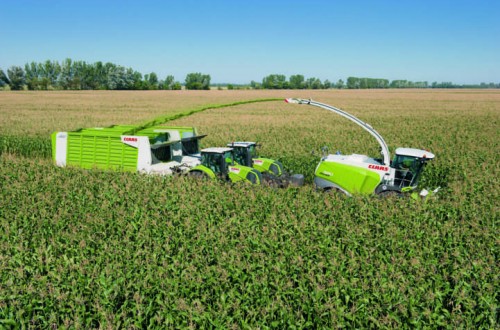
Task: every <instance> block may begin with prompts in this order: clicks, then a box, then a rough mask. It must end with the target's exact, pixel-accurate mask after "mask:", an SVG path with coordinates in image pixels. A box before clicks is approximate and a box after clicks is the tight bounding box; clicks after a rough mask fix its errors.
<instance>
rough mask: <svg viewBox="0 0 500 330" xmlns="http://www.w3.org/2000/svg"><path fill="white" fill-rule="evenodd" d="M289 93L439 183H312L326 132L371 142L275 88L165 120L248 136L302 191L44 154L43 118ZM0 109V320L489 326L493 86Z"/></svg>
mask: <svg viewBox="0 0 500 330" xmlns="http://www.w3.org/2000/svg"><path fill="white" fill-rule="evenodd" d="M285 97H302V98H313V99H315V100H317V101H320V102H324V103H328V104H331V105H335V106H337V107H339V108H342V109H344V110H346V111H348V112H350V113H352V114H354V115H356V116H357V117H359V118H360V119H362V120H363V121H366V122H368V123H370V124H371V125H372V126H373V127H374V128H375V129H377V131H378V132H379V133H381V134H382V136H384V138H385V140H386V142H387V143H388V144H389V146H390V149H391V150H394V149H395V148H396V147H415V148H423V149H429V150H431V151H432V152H433V153H435V154H436V159H435V161H434V162H433V163H432V164H431V165H430V166H428V167H427V169H426V172H425V176H424V178H423V181H422V184H423V186H424V187H429V188H435V187H437V186H441V187H442V191H441V192H440V194H439V195H438V196H437V197H436V199H432V200H429V201H428V203H426V204H423V203H415V202H414V201H412V200H409V199H398V200H381V199H378V198H375V197H358V196H356V197H353V198H343V197H341V196H335V195H328V194H322V193H318V192H316V191H315V190H314V189H313V188H312V186H311V181H312V178H313V172H314V167H315V165H316V164H317V162H318V159H319V154H320V151H319V149H320V148H321V147H322V146H325V145H326V146H328V147H329V150H330V152H335V151H336V150H341V151H342V152H343V153H353V152H355V153H367V154H370V155H374V156H375V155H377V149H378V145H377V144H376V142H375V141H374V140H373V138H372V137H371V136H370V135H369V134H367V133H365V132H364V131H363V130H361V129H360V128H359V127H357V126H355V125H354V124H351V123H349V122H347V121H346V120H345V119H343V118H341V117H339V116H335V115H333V114H331V113H329V112H327V111H323V110H320V109H317V108H314V107H308V106H305V105H289V104H286V103H284V102H278V101H273V102H265V103H254V104H247V105H240V106H234V107H228V108H221V109H212V110H207V111H204V112H200V113H197V114H194V115H192V116H189V117H184V118H181V119H177V120H175V121H172V122H170V123H168V124H169V125H186V126H196V127H197V128H198V131H199V133H201V134H208V136H207V137H206V138H205V139H204V140H203V144H204V146H205V147H208V146H222V145H225V144H226V143H227V142H231V141H235V140H254V141H258V142H260V143H262V148H261V154H262V155H265V156H269V157H271V158H279V159H280V160H281V161H282V162H283V164H284V165H285V167H287V168H288V169H289V170H291V171H294V172H296V173H303V174H305V175H306V180H307V186H306V187H303V188H300V189H285V190H273V189H266V187H249V186H243V185H229V184H223V183H218V182H198V181H192V180H188V179H187V178H176V179H173V178H161V177H148V176H143V175H138V174H130V173H114V172H102V171H97V170H96V171H83V170H79V169H71V168H67V169H60V168H56V167H55V166H53V165H52V163H51V160H50V141H49V134H50V133H51V132H53V131H56V130H60V131H66V130H72V129H76V128H80V127H92V126H105V125H110V124H135V123H142V122H145V121H148V120H151V119H153V118H155V117H158V116H162V115H165V114H177V113H181V112H184V111H187V110H192V109H196V108H200V107H202V106H205V105H207V104H224V103H231V102H235V101H244V100H252V99H257V98H285ZM0 118H1V119H2V120H1V121H0V150H1V151H2V155H1V157H0V163H1V164H0V166H1V169H0V180H1V182H2V183H1V185H2V196H1V199H0V274H1V275H0V276H1V280H0V327H1V326H4V327H7V328H9V327H11V328H18V327H28V328H29V327H31V328H54V327H64V328H67V327H74V328H118V327H123V328H145V327H158V328H162V327H165V326H169V327H179V328H186V327H190V328H207V327H208V328H235V329H238V328H279V329H282V328H332V327H341V326H346V327H363V328H364V327H377V328H378V327H389V328H401V327H419V328H421V327H432V328H434V327H445V328H457V327H458V328H498V327H499V324H500V323H499V312H498V308H499V307H500V306H499V299H500V298H499V294H500V290H499V288H500V285H499V282H500V279H499V275H498V274H499V273H500V272H499V267H498V257H499V243H500V239H499V237H500V235H499V230H498V225H499V221H498V220H499V202H498V201H499V194H498V185H499V180H498V176H499V174H500V173H499V167H500V166H499V165H500V157H499V154H500V148H499V140H500V136H499V135H500V134H499V130H498V127H499V125H498V121H499V118H500V92H498V91H495V90H360V91H353V90H346V91H337V90H331V91H227V90H224V91H200V92H196V91H151V92H104V91H103V92H19V93H15V92H2V93H0ZM312 153H314V155H313V154H312Z"/></svg>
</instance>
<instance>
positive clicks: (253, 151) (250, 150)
mask: <svg viewBox="0 0 500 330" xmlns="http://www.w3.org/2000/svg"><path fill="white" fill-rule="evenodd" d="M248 153H249V154H250V157H251V158H257V148H256V147H255V144H252V145H251V146H249V147H248Z"/></svg>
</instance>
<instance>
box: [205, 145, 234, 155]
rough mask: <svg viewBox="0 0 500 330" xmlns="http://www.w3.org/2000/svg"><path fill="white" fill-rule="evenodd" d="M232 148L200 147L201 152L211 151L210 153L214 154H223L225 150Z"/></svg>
mask: <svg viewBox="0 0 500 330" xmlns="http://www.w3.org/2000/svg"><path fill="white" fill-rule="evenodd" d="M231 150H233V149H232V148H223V147H222V148H206V149H202V150H201V152H211V153H216V154H223V153H225V152H227V151H231Z"/></svg>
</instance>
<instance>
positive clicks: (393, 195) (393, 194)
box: [378, 190, 403, 198]
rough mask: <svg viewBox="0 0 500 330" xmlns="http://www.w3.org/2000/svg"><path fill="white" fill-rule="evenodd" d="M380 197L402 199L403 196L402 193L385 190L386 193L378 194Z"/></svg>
mask: <svg viewBox="0 0 500 330" xmlns="http://www.w3.org/2000/svg"><path fill="white" fill-rule="evenodd" d="M378 196H379V197H380V198H400V197H402V196H403V195H402V194H401V192H399V191H396V190H385V191H382V192H380V193H379V194H378Z"/></svg>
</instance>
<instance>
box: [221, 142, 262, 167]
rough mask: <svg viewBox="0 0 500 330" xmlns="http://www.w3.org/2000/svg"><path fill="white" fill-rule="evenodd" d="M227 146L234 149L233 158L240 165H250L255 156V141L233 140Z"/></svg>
mask: <svg viewBox="0 0 500 330" xmlns="http://www.w3.org/2000/svg"><path fill="white" fill-rule="evenodd" d="M227 146H228V147H229V148H232V149H233V150H234V160H235V161H236V162H237V163H238V164H241V165H245V166H252V164H253V159H254V158H257V157H258V156H257V143H255V142H233V143H228V144H227Z"/></svg>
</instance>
